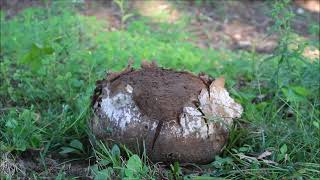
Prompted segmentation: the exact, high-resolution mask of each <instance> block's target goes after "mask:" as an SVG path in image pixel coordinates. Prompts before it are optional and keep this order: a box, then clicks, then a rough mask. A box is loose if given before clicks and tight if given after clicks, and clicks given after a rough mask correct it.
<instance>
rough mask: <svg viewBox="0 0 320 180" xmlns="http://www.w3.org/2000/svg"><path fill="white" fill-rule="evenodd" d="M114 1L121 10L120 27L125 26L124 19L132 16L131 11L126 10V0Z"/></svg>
mask: <svg viewBox="0 0 320 180" xmlns="http://www.w3.org/2000/svg"><path fill="white" fill-rule="evenodd" d="M114 2H115V3H116V4H117V5H118V7H119V9H120V12H121V29H123V28H124V27H125V23H126V21H127V20H128V19H129V18H130V17H132V16H133V14H132V13H128V11H127V0H114Z"/></svg>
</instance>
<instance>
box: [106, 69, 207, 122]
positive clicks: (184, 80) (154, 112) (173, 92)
mask: <svg viewBox="0 0 320 180" xmlns="http://www.w3.org/2000/svg"><path fill="white" fill-rule="evenodd" d="M142 67H143V68H142V69H140V70H135V71H130V72H127V73H124V74H122V75H121V76H119V77H118V78H117V79H114V80H113V81H112V82H111V86H110V87H112V89H111V93H112V92H115V91H116V90H117V89H118V88H121V87H123V86H125V85H126V84H129V85H130V86H132V87H133V99H134V101H135V102H136V104H137V106H138V107H139V109H140V111H141V112H142V113H143V114H144V115H147V116H148V117H149V118H152V119H158V120H163V121H172V120H178V119H179V115H180V114H181V112H182V109H183V107H185V105H187V103H190V102H194V103H196V102H198V95H199V93H200V91H201V90H202V89H203V88H206V85H205V83H204V82H203V81H202V80H201V79H200V78H199V77H197V76H195V75H193V74H191V73H189V72H176V71H172V70H168V69H162V68H158V67H155V66H142Z"/></svg>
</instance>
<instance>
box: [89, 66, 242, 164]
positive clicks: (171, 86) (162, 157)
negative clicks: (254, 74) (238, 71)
mask: <svg viewBox="0 0 320 180" xmlns="http://www.w3.org/2000/svg"><path fill="white" fill-rule="evenodd" d="M143 67H144V68H143V69H141V70H132V71H130V72H126V73H125V74H123V75H120V76H119V77H117V79H115V80H113V81H112V82H110V81H108V80H105V82H104V83H103V84H104V87H102V88H101V87H100V88H101V89H102V91H101V94H100V97H99V98H97V99H99V101H98V102H96V104H98V105H95V106H94V108H95V116H94V118H92V120H91V129H92V132H93V134H95V135H96V136H97V137H98V138H99V139H102V140H103V141H104V142H105V143H107V144H110V145H111V144H113V143H118V144H123V145H125V146H127V148H129V149H130V150H131V151H133V152H134V153H139V152H138V151H139V147H140V152H141V147H143V143H145V147H146V152H147V155H148V157H149V158H150V159H151V160H152V161H154V162H160V161H161V162H168V163H170V162H174V161H179V162H181V163H199V164H203V163H209V162H211V161H212V160H213V159H214V156H215V155H216V154H219V153H220V151H221V149H222V148H223V146H224V145H225V143H226V141H227V138H228V128H227V126H228V125H231V124H232V121H233V119H234V118H237V117H240V115H241V113H242V111H243V110H242V107H241V105H239V104H237V103H236V102H235V101H234V100H233V99H232V98H231V97H230V96H229V93H228V92H227V91H226V90H225V89H224V80H223V79H222V78H218V79H216V80H214V81H213V82H212V83H211V84H210V86H208V85H206V84H205V83H204V82H203V81H202V80H201V79H200V78H199V77H197V76H195V75H192V74H190V73H187V72H175V71H172V70H167V69H161V68H158V67H155V66H149V65H144V66H143ZM148 68H149V69H148ZM119 74H121V72H120V73H119ZM195 101H196V102H197V103H194V102H195ZM214 119H219V121H215V120H214ZM159 122H162V128H161V131H158V132H159V136H158V137H157V138H156V139H157V140H156V142H155V143H154V147H153V148H152V144H153V141H154V137H155V134H156V132H157V127H158V123H159ZM106 130H111V131H106Z"/></svg>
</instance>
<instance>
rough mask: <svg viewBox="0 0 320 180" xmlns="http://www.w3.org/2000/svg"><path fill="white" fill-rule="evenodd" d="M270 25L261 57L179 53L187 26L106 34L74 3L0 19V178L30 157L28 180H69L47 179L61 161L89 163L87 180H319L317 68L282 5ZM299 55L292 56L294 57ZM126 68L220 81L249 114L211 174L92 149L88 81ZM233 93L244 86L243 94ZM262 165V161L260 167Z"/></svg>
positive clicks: (139, 26) (136, 23)
mask: <svg viewBox="0 0 320 180" xmlns="http://www.w3.org/2000/svg"><path fill="white" fill-rule="evenodd" d="M119 2H120V1H119ZM123 12H125V10H123ZM123 14H124V13H123ZM272 15H273V17H274V19H276V23H275V24H276V26H274V30H273V32H274V33H278V34H280V35H281V39H280V40H279V44H278V48H277V50H276V51H275V52H274V54H272V55H270V56H267V55H261V54H257V53H255V52H245V51H236V52H232V51H230V50H221V51H216V50H212V49H199V48H197V47H196V46H194V45H193V44H192V43H190V42H188V41H186V39H188V38H191V35H190V34H188V33H187V32H185V31H184V29H185V26H187V24H188V21H184V22H180V23H176V24H166V23H163V22H162V23H160V22H158V23H156V24H155V23H152V22H151V21H150V20H149V19H146V18H142V17H141V18H139V19H136V20H130V17H129V16H127V18H122V20H123V21H126V20H127V21H128V22H127V23H126V22H122V24H127V26H126V27H122V29H121V30H117V31H106V30H105V26H106V25H105V24H103V23H102V22H100V21H98V20H96V19H95V18H91V17H85V16H81V15H79V14H77V13H76V11H75V9H74V7H73V5H72V3H71V4H70V3H67V4H62V3H61V2H60V3H53V4H52V7H51V8H49V9H44V8H28V9H26V10H24V11H23V12H21V13H19V14H18V15H17V16H15V17H13V18H11V19H5V18H4V13H3V12H2V15H1V27H2V28H1V46H0V47H1V49H0V64H1V67H0V77H1V78H0V100H1V101H0V152H1V153H0V154H1V155H2V156H1V163H0V167H1V169H0V173H1V178H4V179H15V178H17V177H18V176H23V173H22V172H20V171H19V170H18V169H19V167H18V166H19V164H15V163H16V161H15V158H19V157H20V156H22V155H23V154H24V153H26V152H30V151H31V152H32V151H35V152H37V156H39V157H38V158H39V159H40V162H41V165H40V166H41V168H42V170H41V172H36V171H27V172H26V173H27V174H26V176H29V177H31V178H33V179H38V178H44V177H52V176H57V178H58V179H59V178H60V179H64V178H71V177H70V176H69V175H68V174H67V173H66V171H65V170H64V168H62V166H63V165H60V166H59V167H60V170H59V171H58V172H56V173H55V174H53V173H52V172H50V171H49V169H48V165H47V164H46V162H45V161H46V158H50V157H53V156H55V157H56V156H58V159H59V160H63V161H75V160H81V161H88V159H95V163H94V164H90V165H89V164H88V168H89V169H90V172H91V176H92V177H95V179H106V178H111V177H112V178H123V179H132V178H136V179H141V178H142V179H156V178H159V177H161V178H164V177H166V178H169V179H214V178H217V177H222V178H228V179H229V178H230V179H249V178H253V179H280V178H285V179H316V178H319V177H320V117H319V116H320V110H319V109H320V94H319V92H320V87H319V82H320V72H319V59H317V60H314V61H311V60H310V59H308V58H306V57H304V56H303V55H302V50H303V48H304V45H302V46H301V43H300V42H297V41H295V36H294V34H293V31H292V30H291V29H290V20H291V19H292V17H291V16H292V14H290V11H289V10H288V9H287V5H286V3H283V2H281V3H276V4H275V6H274V9H273V14H272ZM130 16H131V15H130ZM316 28H318V29H319V26H318V27H316ZM316 28H315V27H314V26H313V29H316ZM296 43H299V46H298V48H297V49H292V48H290V45H292V44H296ZM303 43H304V44H308V43H313V42H308V41H306V42H303ZM295 47H296V46H295ZM317 48H318V49H319V47H317ZM129 59H133V60H134V62H135V63H134V66H135V67H138V65H139V64H140V62H141V60H143V59H148V60H153V59H155V60H157V62H158V63H159V64H160V65H161V66H164V67H168V68H175V69H179V70H181V69H184V70H189V71H192V72H194V73H198V72H201V71H202V72H206V73H208V74H210V75H211V76H213V77H218V76H221V75H223V76H225V78H226V82H227V89H228V90H229V91H230V93H231V94H232V96H233V97H234V98H235V99H237V101H238V102H240V103H241V105H242V106H243V107H244V108H245V111H244V114H243V116H242V118H241V119H239V120H238V121H236V123H235V125H234V127H233V128H232V130H231V133H230V139H229V142H228V144H227V145H226V147H225V149H224V152H223V153H222V154H221V155H219V156H216V157H215V161H214V162H212V163H210V164H207V165H193V166H194V167H195V168H193V169H192V170H189V169H188V168H186V167H182V166H180V165H179V164H178V163H175V164H172V165H170V166H169V167H167V168H162V167H161V166H160V165H158V164H152V163H150V162H148V160H147V158H146V157H145V156H138V155H135V154H132V153H131V152H130V151H129V150H127V149H126V148H125V147H118V146H114V147H106V146H105V145H103V144H100V143H99V142H96V141H94V139H93V138H92V137H91V134H90V132H89V130H88V128H87V122H88V120H89V119H90V117H91V115H92V113H91V109H90V96H91V95H92V93H93V89H94V87H95V81H96V80H98V79H102V78H103V77H104V75H105V72H106V71H117V70H120V69H122V68H123V67H125V66H126V64H127V62H128V60H129ZM240 81H241V82H243V83H244V85H241V86H239V82H240ZM88 139H90V140H91V143H95V144H98V145H97V146H92V145H91V144H90V143H89V141H88ZM266 152H267V153H266ZM268 152H270V153H271V154H268ZM263 153H265V154H268V155H267V156H266V157H263V158H258V157H259V155H261V154H263ZM15 167H16V168H15Z"/></svg>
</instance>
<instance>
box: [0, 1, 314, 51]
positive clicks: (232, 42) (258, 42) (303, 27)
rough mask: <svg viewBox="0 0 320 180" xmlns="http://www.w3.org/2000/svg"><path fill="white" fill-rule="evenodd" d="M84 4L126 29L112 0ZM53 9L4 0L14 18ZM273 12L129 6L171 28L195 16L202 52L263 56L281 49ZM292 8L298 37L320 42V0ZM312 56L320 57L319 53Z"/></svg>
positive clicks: (220, 4)
mask: <svg viewBox="0 0 320 180" xmlns="http://www.w3.org/2000/svg"><path fill="white" fill-rule="evenodd" d="M79 2H80V3H78V4H79V7H81V8H79V12H80V13H82V14H84V15H87V16H95V17H96V18H97V19H100V20H102V21H106V23H107V24H108V26H109V27H108V30H117V29H119V28H120V27H121V16H122V14H121V12H120V9H119V8H118V6H117V5H116V4H115V3H113V2H112V1H96V0H83V1H79ZM177 2H179V1H177ZM209 2H210V1H209ZM49 4H50V1H48V3H47V4H45V3H43V2H42V1H35V0H11V1H8V0H0V9H2V10H5V11H6V12H7V13H6V14H7V17H9V18H10V17H12V16H14V15H15V14H17V13H18V12H19V11H21V10H22V9H24V8H26V7H30V6H42V7H46V6H49ZM271 8H272V2H270V1H263V0H256V1H254V0H244V1H212V2H211V3H204V4H202V5H196V3H195V1H193V0H189V1H180V2H179V3H176V4H174V3H173V1H165V0H151V1H141V0H135V1H128V4H127V11H128V12H137V13H138V14H140V15H142V16H147V17H151V18H153V17H154V16H156V15H157V14H159V13H163V12H164V13H166V14H167V15H168V16H167V18H166V20H165V21H166V22H167V23H174V22H176V21H178V20H179V19H181V18H182V17H183V15H184V16H185V15H187V16H189V17H190V19H191V23H190V24H189V25H188V28H187V31H188V32H190V33H191V34H192V35H193V36H194V37H195V38H193V39H192V40H190V41H192V42H193V43H194V44H196V45H197V46H198V47H200V48H213V49H231V50H236V49H244V50H249V51H255V52H258V53H272V52H273V51H274V48H275V47H276V44H277V39H278V37H277V35H270V33H269V32H270V28H271V26H272V25H273V24H274V22H273V20H272V18H271V16H270V11H271ZM291 8H292V10H293V12H294V14H295V18H294V20H293V22H292V28H293V30H294V32H296V33H297V34H299V35H300V36H302V37H303V38H306V39H313V40H318V39H319V33H317V34H314V35H310V26H311V24H312V23H314V22H320V1H319V0H295V1H293V2H292V3H291ZM133 19H134V18H133ZM129 23H130V21H129ZM310 53H311V54H312V53H316V54H315V55H316V56H317V55H319V51H318V52H310Z"/></svg>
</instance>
